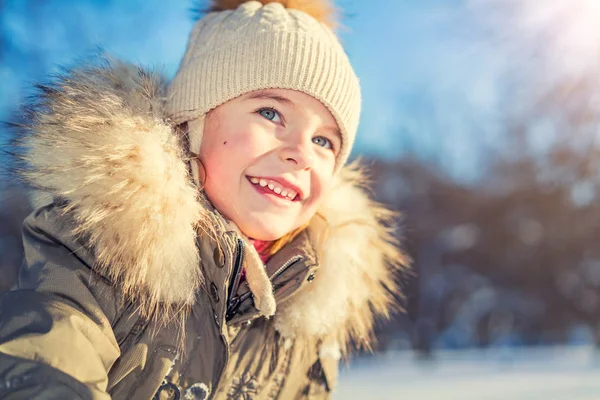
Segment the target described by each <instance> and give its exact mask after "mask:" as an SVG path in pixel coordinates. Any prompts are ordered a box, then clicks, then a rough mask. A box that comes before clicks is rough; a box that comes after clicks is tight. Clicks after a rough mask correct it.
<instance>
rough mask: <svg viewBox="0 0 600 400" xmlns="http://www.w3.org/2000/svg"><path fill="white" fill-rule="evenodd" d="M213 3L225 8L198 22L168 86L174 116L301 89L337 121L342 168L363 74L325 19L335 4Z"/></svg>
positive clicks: (196, 136) (194, 142)
mask: <svg viewBox="0 0 600 400" xmlns="http://www.w3.org/2000/svg"><path fill="white" fill-rule="evenodd" d="M213 3H216V4H214V6H213V9H215V10H219V11H213V12H210V13H208V14H207V15H206V16H204V17H203V18H202V19H200V20H199V21H197V22H196V24H195V25H194V27H193V29H192V32H191V34H190V37H189V41H188V45H187V49H186V52H185V55H184V57H183V59H182V61H181V64H180V66H179V70H178V72H177V74H176V76H175V78H174V79H173V81H172V82H171V84H170V86H169V92H168V98H167V104H166V106H167V112H168V114H169V116H170V118H171V120H172V121H173V122H174V123H176V124H179V123H182V122H186V121H192V120H196V119H203V118H204V116H205V115H206V113H208V112H209V111H210V110H212V109H213V108H215V107H217V106H219V105H221V104H223V103H225V102H227V101H229V100H231V99H234V98H236V97H238V96H241V95H243V94H245V93H248V92H251V91H254V90H262V89H273V88H279V89H293V90H297V91H301V92H304V93H306V94H308V95H310V96H312V97H314V98H315V99H317V100H319V101H320V102H321V103H322V104H323V105H325V106H326V107H327V108H328V109H329V111H330V112H331V114H332V115H333V117H334V118H335V120H336V122H337V124H338V127H339V129H340V132H341V134H342V146H341V149H340V152H339V155H338V158H337V160H336V167H337V168H338V169H339V167H340V166H341V165H343V164H344V162H345V161H346V160H347V158H348V156H349V154H350V151H351V149H352V144H353V142H354V137H355V136H356V130H357V127H358V120H359V114H360V102H361V99H360V86H359V83H358V78H357V77H356V75H355V73H354V71H353V69H352V66H351V65H350V62H349V60H348V57H347V56H346V54H345V52H344V50H343V48H342V46H341V44H340V43H339V41H338V39H337V37H336V36H335V34H334V33H333V32H332V30H331V28H330V27H329V26H328V25H327V21H326V20H325V19H326V18H327V17H328V15H327V11H326V10H327V9H331V6H329V5H328V4H327V2H326V1H324V0H321V1H317V0H295V1H294V0H287V1H285V0H279V1H273V0H262V2H260V1H248V2H240V1H231V0H230V1H223V0H221V1H216V2H213ZM240 3H241V4H240ZM263 3H265V4H263ZM284 3H285V4H286V5H287V7H288V8H285V6H284ZM311 14H312V15H311ZM195 125H196V126H203V125H204V124H203V123H202V124H195ZM198 130H199V129H195V130H194V131H193V132H190V150H192V151H194V152H197V151H198V149H199V147H200V143H201V141H202V132H198Z"/></svg>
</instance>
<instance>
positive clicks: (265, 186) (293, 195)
mask: <svg viewBox="0 0 600 400" xmlns="http://www.w3.org/2000/svg"><path fill="white" fill-rule="evenodd" d="M248 180H249V181H250V183H251V184H252V185H253V186H255V187H256V189H257V190H259V191H260V192H263V193H265V194H270V195H273V196H276V197H278V198H281V199H283V200H287V201H298V200H300V195H299V193H298V192H296V191H295V190H293V189H290V188H286V187H284V186H282V185H281V184H280V183H279V182H276V181H274V180H271V179H265V178H255V177H248Z"/></svg>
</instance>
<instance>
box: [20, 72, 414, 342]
mask: <svg viewBox="0 0 600 400" xmlns="http://www.w3.org/2000/svg"><path fill="white" fill-rule="evenodd" d="M101 64H102V65H94V66H81V67H78V68H76V69H74V70H72V71H69V72H67V73H66V74H65V75H63V76H62V77H61V78H59V79H58V80H57V81H56V82H55V83H54V84H52V85H48V86H40V89H41V90H40V93H39V95H38V97H37V98H36V99H35V100H34V101H33V102H32V104H29V105H28V106H27V107H26V115H27V116H28V117H27V121H26V122H25V123H24V124H23V126H22V128H23V129H22V132H21V134H22V136H21V137H20V141H19V143H20V147H19V148H18V149H16V152H17V153H18V154H20V155H21V159H22V161H24V162H25V163H26V168H25V169H24V172H23V175H24V176H25V178H26V179H27V180H28V181H29V182H30V183H31V184H32V185H33V186H34V187H36V188H38V189H39V190H42V191H44V192H47V193H50V194H51V195H52V196H55V197H60V198H64V199H66V200H67V206H66V207H65V208H64V209H63V212H64V213H66V214H69V215H70V217H72V218H74V219H75V221H76V223H77V228H76V229H75V231H74V232H73V233H75V234H76V235H79V236H81V237H85V239H86V241H87V244H88V245H89V247H90V248H92V249H93V251H94V254H95V256H96V265H95V266H94V268H95V270H96V271H97V272H98V273H100V274H102V275H103V276H105V277H106V278H108V279H109V280H111V281H113V282H118V283H119V285H120V286H121V288H122V290H123V292H124V294H125V297H126V298H128V299H131V300H134V301H137V302H138V304H140V308H141V310H142V311H143V312H144V313H146V314H148V315H150V314H155V313H156V311H157V309H161V314H165V315H167V314H168V313H166V311H168V310H175V311H173V312H175V313H177V312H180V311H181V309H182V307H183V308H184V309H185V308H187V307H189V306H191V305H192V304H193V302H194V301H195V293H196V291H197V290H199V288H200V287H201V286H202V284H203V282H205V280H206V279H207V277H206V276H204V275H203V273H202V270H203V268H198V265H199V264H200V261H201V260H200V253H202V254H203V257H205V255H204V253H203V251H202V250H200V252H199V250H198V247H197V243H196V239H197V237H198V233H199V232H200V237H207V238H213V239H214V240H215V243H216V244H217V246H220V245H221V244H222V243H226V244H227V243H228V244H227V245H226V246H224V248H231V246H232V242H231V241H230V242H227V240H231V236H229V238H230V239H222V238H223V237H225V236H227V235H225V236H224V235H223V233H224V232H227V231H228V229H227V226H226V224H225V223H224V222H223V219H222V217H220V216H219V214H218V212H216V211H215V210H214V209H212V207H210V204H208V203H207V202H206V200H205V199H203V198H202V196H199V195H198V191H197V188H196V187H195V185H194V184H193V182H191V180H190V179H189V173H188V168H187V162H188V160H187V155H186V153H185V150H184V149H183V146H182V144H181V142H180V140H179V138H178V136H177V135H176V134H174V130H173V127H172V126H171V125H170V124H169V122H168V121H167V120H165V118H164V111H163V109H164V108H163V107H164V98H165V97H164V96H165V84H164V81H162V80H161V79H160V78H159V77H158V76H155V75H153V74H152V73H150V72H148V71H145V70H143V69H140V68H136V67H132V66H130V65H125V64H121V63H118V62H112V63H110V62H107V61H104V62H103V63H101ZM57 148H60V149H61V151H56V150H55V149H57ZM365 182H366V178H365V175H364V173H363V172H362V171H361V169H360V167H359V166H358V165H356V164H354V165H350V166H346V167H344V168H343V169H342V170H341V172H339V173H338V175H337V177H336V183H335V187H334V188H333V190H332V191H331V193H330V194H329V196H328V198H327V199H325V201H324V203H323V205H322V207H321V208H320V209H319V211H318V213H317V216H315V218H313V220H312V221H311V223H310V225H309V227H308V228H307V231H306V233H305V234H304V235H302V236H300V237H299V238H297V240H296V241H295V242H294V243H292V245H291V246H290V247H289V248H288V249H285V250H282V251H281V254H278V255H276V256H274V257H273V259H272V261H271V262H269V263H268V265H267V269H268V270H270V271H269V272H272V271H271V270H272V268H274V266H277V265H280V260H282V259H283V258H286V257H287V256H288V255H291V254H292V253H294V252H297V251H300V252H301V253H302V254H304V255H305V256H306V260H304V261H303V263H302V264H298V265H297V266H296V268H298V270H297V271H296V272H298V273H300V271H301V272H302V273H305V274H310V273H315V275H313V276H314V277H315V278H314V280H311V281H310V282H308V280H306V281H305V280H303V283H302V284H301V285H299V287H298V288H297V289H298V290H297V291H295V292H293V293H291V294H290V293H288V294H289V295H288V296H285V297H283V298H281V299H279V301H278V303H277V312H276V314H275V318H274V323H275V326H276V328H277V329H278V330H279V331H280V332H281V334H283V335H284V336H286V337H290V338H304V337H310V338H312V339H315V338H317V339H319V340H329V341H334V342H336V343H339V344H340V345H341V347H342V351H345V350H347V347H346V345H347V344H349V343H356V344H359V345H364V346H367V347H368V346H370V343H371V340H372V330H373V329H372V328H373V323H374V319H375V317H376V316H378V315H379V316H384V317H387V316H389V312H390V309H391V308H392V307H393V306H394V305H395V304H397V297H398V295H399V293H400V290H399V288H398V286H397V284H396V280H395V274H396V273H397V272H398V271H399V270H401V269H402V268H404V266H405V265H406V264H407V258H406V256H405V255H404V254H403V253H402V252H401V251H400V250H399V248H398V244H397V243H396V241H395V239H394V236H395V235H394V233H395V232H394V231H393V230H392V229H391V228H390V225H389V222H390V221H391V219H392V213H390V212H389V211H388V210H386V209H385V208H384V207H382V206H381V205H379V204H377V203H375V202H373V201H372V200H371V199H370V198H369V196H368V194H367V189H366V188H365V187H364V185H365ZM223 240H225V241H224V242H223ZM288 252H289V253H288ZM229 256H231V254H229ZM317 259H318V261H319V262H318V263H317ZM206 261H207V260H204V259H203V260H202V264H203V265H205V268H204V269H205V270H206V269H207V265H208V264H210V263H206ZM210 261H211V262H212V261H213V260H210ZM316 268H318V271H317V270H316ZM165 276H168V277H169V279H164V277H165ZM302 279H304V276H303V277H302Z"/></svg>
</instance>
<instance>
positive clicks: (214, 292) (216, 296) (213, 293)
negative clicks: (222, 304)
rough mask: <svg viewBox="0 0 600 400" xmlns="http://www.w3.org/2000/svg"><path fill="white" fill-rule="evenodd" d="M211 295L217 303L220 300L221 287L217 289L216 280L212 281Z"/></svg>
mask: <svg viewBox="0 0 600 400" xmlns="http://www.w3.org/2000/svg"><path fill="white" fill-rule="evenodd" d="M210 297H212V299H213V301H214V302H215V303H218V302H219V289H217V285H215V283H214V282H211V283H210Z"/></svg>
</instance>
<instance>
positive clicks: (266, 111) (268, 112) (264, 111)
mask: <svg viewBox="0 0 600 400" xmlns="http://www.w3.org/2000/svg"><path fill="white" fill-rule="evenodd" d="M257 113H259V114H260V115H262V116H263V117H265V118H266V119H268V120H269V121H273V122H276V123H278V124H280V123H282V122H283V121H282V120H281V114H279V111H277V110H275V109H274V108H261V109H260V110H258V111H257Z"/></svg>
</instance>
